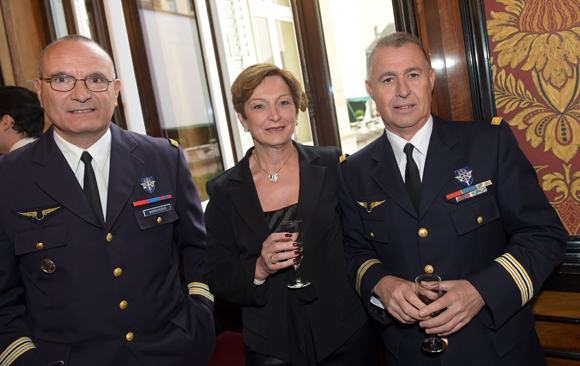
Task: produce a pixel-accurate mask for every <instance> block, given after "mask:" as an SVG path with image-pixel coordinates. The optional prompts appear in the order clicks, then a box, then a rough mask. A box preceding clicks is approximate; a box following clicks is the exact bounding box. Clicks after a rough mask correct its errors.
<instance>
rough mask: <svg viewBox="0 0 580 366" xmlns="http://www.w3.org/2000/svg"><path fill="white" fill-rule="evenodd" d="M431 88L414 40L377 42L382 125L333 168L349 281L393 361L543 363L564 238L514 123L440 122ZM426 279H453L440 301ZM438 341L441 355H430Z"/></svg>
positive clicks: (374, 78)
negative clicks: (545, 291) (550, 288)
mask: <svg viewBox="0 0 580 366" xmlns="http://www.w3.org/2000/svg"><path fill="white" fill-rule="evenodd" d="M434 82H435V73H434V70H433V69H432V68H431V66H430V64H429V60H428V58H427V55H426V54H425V51H424V50H423V48H422V45H421V42H420V41H419V39H418V38H417V37H415V36H412V35H410V34H407V33H395V34H392V35H389V36H386V37H384V38H381V39H380V40H378V41H377V43H376V44H375V47H374V48H373V51H372V53H371V55H370V57H369V72H368V80H367V84H366V85H367V91H368V92H369V95H370V96H371V97H372V98H373V100H374V101H375V103H376V106H377V109H378V111H379V113H380V115H381V117H382V119H383V122H384V124H385V127H386V130H385V133H384V134H383V136H382V137H380V138H378V139H377V140H375V141H374V142H372V143H371V144H369V145H368V146H366V147H365V148H364V149H362V150H360V151H359V152H357V153H355V154H353V155H352V156H350V157H348V158H346V159H345V158H343V159H341V160H342V162H341V163H340V165H339V169H338V173H337V174H338V180H339V183H338V186H339V193H338V197H339V201H340V205H341V208H342V215H343V231H344V240H345V252H346V258H347V265H348V272H349V277H350V280H351V282H352V285H353V287H355V288H356V290H357V292H358V293H359V295H360V296H361V298H362V300H363V303H364V304H365V305H366V306H367V309H368V311H369V313H370V314H371V316H372V317H373V318H375V319H376V320H378V321H379V322H380V323H381V324H382V331H381V336H382V339H383V343H384V345H385V348H386V352H385V357H386V364H387V365H427V366H429V365H437V366H440V365H444V366H445V365H476V366H490V365H494V366H513V365H545V364H546V361H545V358H544V356H543V352H542V349H541V346H540V343H539V340H538V336H537V334H536V331H535V328H534V316H533V314H532V311H531V308H530V306H529V305H528V302H529V301H530V299H531V298H532V297H533V296H534V294H536V293H537V292H538V291H539V290H540V287H541V285H542V283H543V281H544V280H545V279H546V278H547V277H548V275H550V273H551V272H552V270H553V269H554V267H555V266H556V265H557V264H559V263H560V262H561V260H562V259H563V256H564V253H565V251H566V239H567V232H566V230H564V228H563V227H562V224H561V222H560V220H559V218H558V216H557V214H556V212H555V211H554V209H553V208H552V207H551V206H550V203H549V202H548V200H547V198H546V196H545V194H544V192H543V191H542V189H541V188H540V186H539V185H538V181H537V176H536V173H535V171H534V168H533V167H532V165H531V164H530V163H529V161H528V160H527V159H526V157H525V156H524V154H523V153H522V151H521V149H520V148H519V146H518V144H517V141H516V139H515V137H514V136H513V134H512V132H511V130H510V128H509V126H508V125H507V123H505V122H501V119H495V120H494V122H493V123H492V124H490V123H489V121H488V122H487V123H485V122H450V121H444V120H442V119H441V118H439V117H437V116H435V115H433V114H431V94H432V92H433V85H434ZM425 273H430V274H434V275H438V276H440V277H441V279H442V280H443V281H442V282H441V288H442V290H443V292H444V293H445V294H444V295H443V296H442V297H440V298H439V299H437V300H435V301H433V302H432V303H431V304H430V305H427V304H425V303H423V301H421V300H420V299H419V297H418V296H417V295H416V294H415V290H416V287H415V284H414V279H415V278H416V277H417V276H419V275H421V274H425ZM431 299H432V300H433V297H431ZM431 314H439V315H438V316H435V317H432V318H430V315H431ZM431 334H436V335H438V336H440V337H443V338H446V339H445V340H442V342H441V348H440V349H439V352H438V353H433V354H429V353H427V352H425V351H423V350H422V349H421V345H422V342H423V340H424V339H425V338H427V337H429V336H430V335H431ZM445 345H446V348H445Z"/></svg>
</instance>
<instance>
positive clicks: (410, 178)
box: [403, 143, 421, 210]
mask: <svg viewBox="0 0 580 366" xmlns="http://www.w3.org/2000/svg"><path fill="white" fill-rule="evenodd" d="M414 148H415V146H413V145H412V144H410V143H407V145H405V148H404V149H403V152H404V153H405V155H407V166H406V167H405V187H407V192H409V196H410V197H411V201H412V202H413V205H414V206H415V208H416V209H417V210H418V209H419V197H420V196H421V176H420V175H419V168H417V164H416V163H415V160H414V159H413V149H414Z"/></svg>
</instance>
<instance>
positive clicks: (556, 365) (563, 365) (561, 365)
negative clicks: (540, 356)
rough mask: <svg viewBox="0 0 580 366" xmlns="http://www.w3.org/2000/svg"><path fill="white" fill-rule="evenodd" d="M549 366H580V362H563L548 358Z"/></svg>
mask: <svg viewBox="0 0 580 366" xmlns="http://www.w3.org/2000/svg"><path fill="white" fill-rule="evenodd" d="M546 361H548V366H580V361H573V360H562V359H559V358H550V357H546Z"/></svg>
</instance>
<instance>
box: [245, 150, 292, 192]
mask: <svg viewBox="0 0 580 366" xmlns="http://www.w3.org/2000/svg"><path fill="white" fill-rule="evenodd" d="M255 152H256V149H254V151H252V155H254V159H256V164H258V166H259V167H260V169H262V170H263V171H264V173H266V174H268V178H269V179H270V180H271V181H272V182H274V183H276V182H277V181H278V173H279V172H280V170H282V168H283V167H284V165H286V163H287V162H288V160H290V157H291V156H292V153H293V152H294V146H292V150H291V151H290V154H288V157H287V158H286V160H285V161H284V163H282V166H281V167H280V169H278V170H277V171H276V173H274V174H270V173H268V172H267V171H266V169H264V168H262V166H261V165H260V162H259V161H258V156H257V155H255V154H254V153H255Z"/></svg>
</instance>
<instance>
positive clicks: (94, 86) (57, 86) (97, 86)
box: [40, 75, 113, 92]
mask: <svg viewBox="0 0 580 366" xmlns="http://www.w3.org/2000/svg"><path fill="white" fill-rule="evenodd" d="M40 80H42V81H45V82H47V83H50V87H51V88H52V89H53V90H56V91H61V92H67V91H71V90H73V89H74V87H75V85H77V81H84V82H85V86H86V87H87V89H89V90H90V91H92V92H104V91H106V90H108V89H109V84H110V83H112V82H113V80H107V78H104V77H101V76H87V77H86V78H84V79H76V78H74V77H72V76H70V75H55V76H51V77H50V78H42V77H41V78H40Z"/></svg>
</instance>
